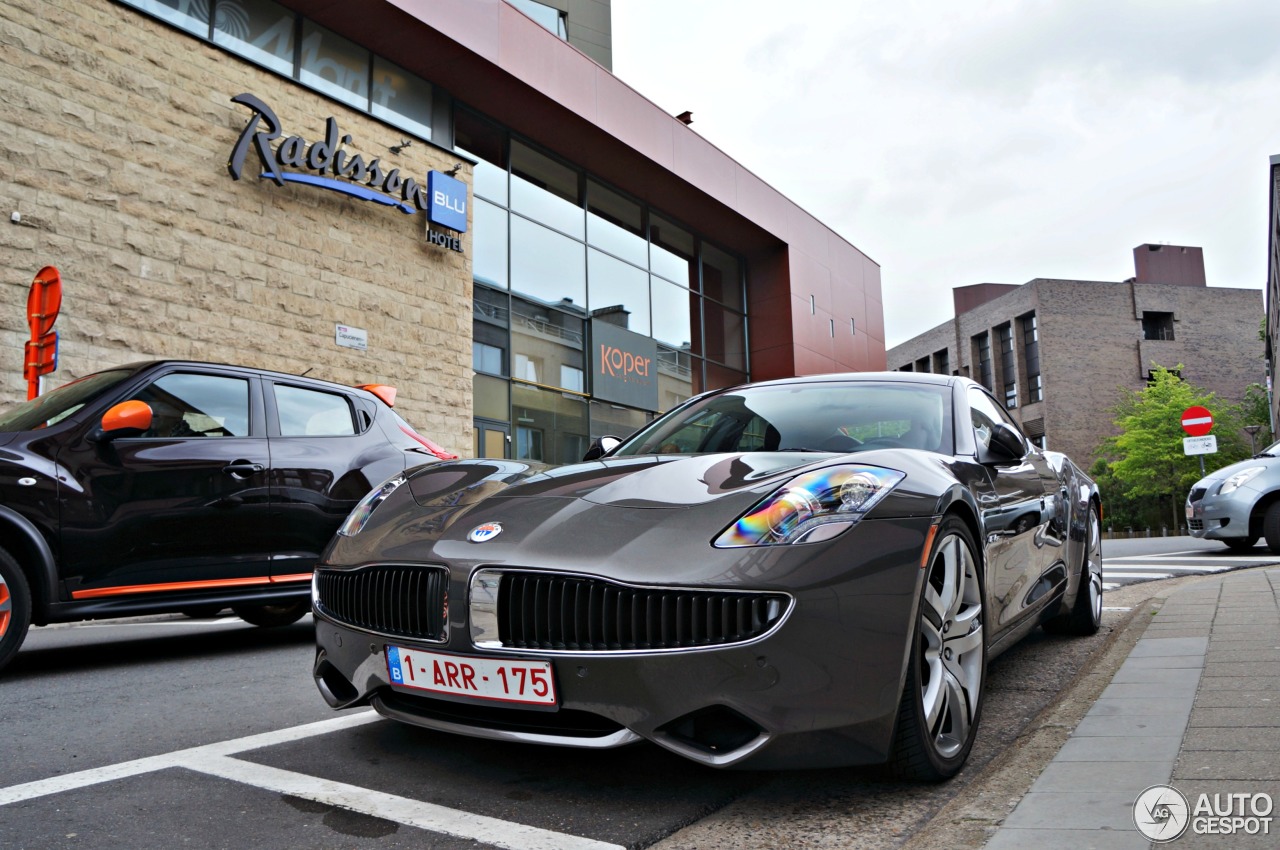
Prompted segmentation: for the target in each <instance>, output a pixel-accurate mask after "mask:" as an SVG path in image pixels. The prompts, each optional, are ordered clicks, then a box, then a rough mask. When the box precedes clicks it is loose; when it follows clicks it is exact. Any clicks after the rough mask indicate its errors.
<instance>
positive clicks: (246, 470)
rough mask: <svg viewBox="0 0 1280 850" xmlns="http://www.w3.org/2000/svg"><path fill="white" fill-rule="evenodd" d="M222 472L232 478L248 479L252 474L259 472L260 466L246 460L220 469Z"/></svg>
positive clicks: (234, 462)
mask: <svg viewBox="0 0 1280 850" xmlns="http://www.w3.org/2000/svg"><path fill="white" fill-rule="evenodd" d="M222 471H223V472H224V473H226V474H227V475H230V476H231V477H232V478H248V477H249V476H250V475H253V474H254V473H257V472H261V471H262V464H260V463H253V462H252V461H248V460H237V461H233V462H232V463H229V464H227V465H226V466H224V467H222Z"/></svg>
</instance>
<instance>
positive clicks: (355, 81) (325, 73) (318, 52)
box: [298, 18, 369, 109]
mask: <svg viewBox="0 0 1280 850" xmlns="http://www.w3.org/2000/svg"><path fill="white" fill-rule="evenodd" d="M298 79H299V80H300V81H301V82H302V84H303V85H307V86H311V87H312V88H314V89H317V90H318V91H322V92H324V93H325V94H327V95H329V96H330V97H334V98H337V99H338V100H340V101H342V102H343V103H347V104H350V105H351V106H354V107H356V108H358V109H368V108H369V51H367V50H365V49H364V48H363V47H360V46H359V45H357V44H355V43H353V42H350V41H347V40H346V39H345V38H343V37H342V36H340V35H337V34H336V33H332V32H330V31H329V30H327V29H325V28H324V27H321V26H317V25H316V24H313V23H312V22H311V21H308V20H306V19H305V18H304V19H303V21H302V67H301V68H299V74H298Z"/></svg>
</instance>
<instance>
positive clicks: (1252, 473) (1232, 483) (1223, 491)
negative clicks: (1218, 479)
mask: <svg viewBox="0 0 1280 850" xmlns="http://www.w3.org/2000/svg"><path fill="white" fill-rule="evenodd" d="M1266 471H1267V468H1266V467H1265V466H1251V467H1249V468H1248V469H1242V470H1240V471H1239V472H1237V473H1236V474H1235V475H1232V476H1231V477H1230V478H1228V479H1227V480H1226V481H1223V482H1222V486H1221V487H1219V488H1218V495H1219V496H1225V495H1227V494H1228V493H1234V492H1235V491H1236V490H1238V489H1240V487H1241V486H1243V485H1244V483H1245V482H1246V481H1249V480H1251V479H1253V478H1255V477H1257V475H1258V474H1259V473H1261V472H1266Z"/></svg>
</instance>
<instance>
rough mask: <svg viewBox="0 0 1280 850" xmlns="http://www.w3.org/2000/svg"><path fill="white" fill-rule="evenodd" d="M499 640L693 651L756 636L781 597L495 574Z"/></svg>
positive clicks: (586, 648) (573, 648)
mask: <svg viewBox="0 0 1280 850" xmlns="http://www.w3.org/2000/svg"><path fill="white" fill-rule="evenodd" d="M500 576H501V579H500V584H499V587H498V594H497V606H496V611H495V614H496V620H497V632H498V635H497V636H498V643H499V645H501V646H503V647H508V648H512V649H539V650H551V651H555V650H561V651H567V652H609V651H622V650H655V649H693V648H698V647H708V646H719V645H724V644H731V643H740V642H743V641H748V640H752V639H753V638H757V637H759V636H761V635H763V634H765V633H766V632H768V631H769V630H770V629H771V628H773V627H774V626H775V625H776V624H777V623H778V622H779V621H780V620H781V619H782V616H783V614H784V613H786V610H787V606H788V603H789V598H788V597H787V596H785V595H784V594H780V593H743V592H736V593H735V592H730V591H712V590H691V589H666V588H649V587H636V586H630V585H623V584H617V583H614V582H609V581H605V580H603V579H599V578H590V577H582V576H565V575H553V574H547V573H535V572H527V573H521V572H505V571H503V572H501V573H500Z"/></svg>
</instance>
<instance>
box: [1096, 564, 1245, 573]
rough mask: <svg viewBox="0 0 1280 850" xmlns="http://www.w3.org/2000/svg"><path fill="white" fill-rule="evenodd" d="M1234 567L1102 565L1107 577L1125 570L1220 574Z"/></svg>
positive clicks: (1230, 565) (1225, 565)
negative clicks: (1117, 571) (1108, 574)
mask: <svg viewBox="0 0 1280 850" xmlns="http://www.w3.org/2000/svg"><path fill="white" fill-rule="evenodd" d="M1233 566H1234V565H1233V564H1221V565H1219V566H1216V567H1206V566H1204V565H1203V564H1164V563H1161V564H1152V565H1151V566H1147V565H1146V564H1116V563H1112V564H1111V565H1109V566H1108V565H1107V564H1103V565H1102V574H1103V575H1106V574H1107V573H1113V572H1115V571H1116V570H1124V569H1130V570H1136V571H1138V572H1142V571H1144V570H1156V571H1158V572H1173V573H1220V572H1222V571H1223V570H1229V569H1231V568H1232V567H1233Z"/></svg>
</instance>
